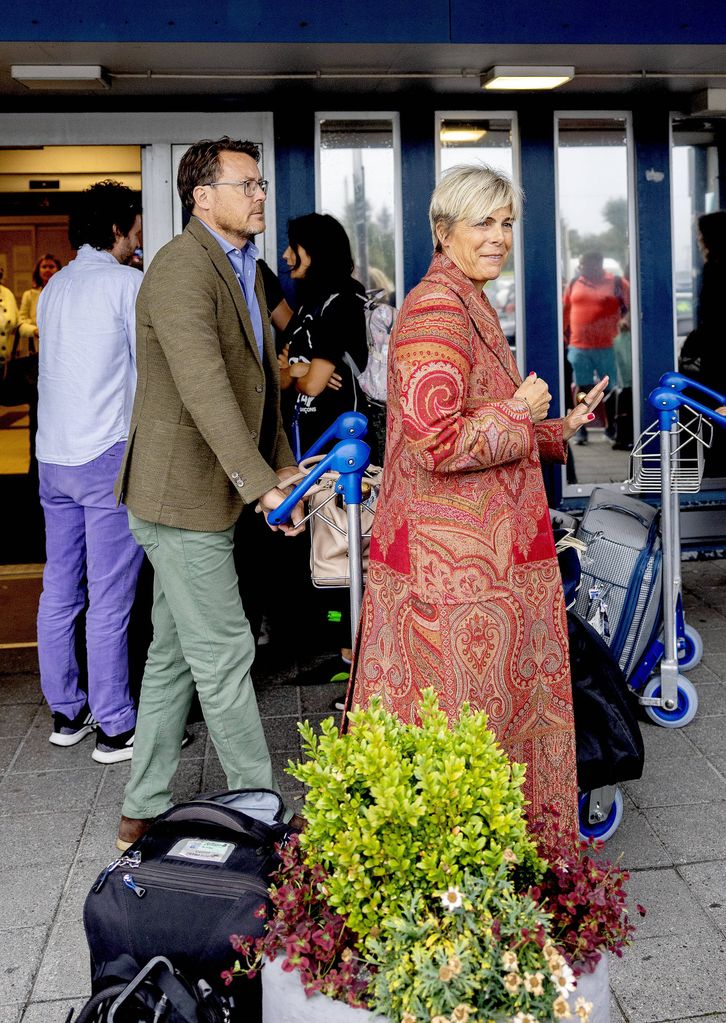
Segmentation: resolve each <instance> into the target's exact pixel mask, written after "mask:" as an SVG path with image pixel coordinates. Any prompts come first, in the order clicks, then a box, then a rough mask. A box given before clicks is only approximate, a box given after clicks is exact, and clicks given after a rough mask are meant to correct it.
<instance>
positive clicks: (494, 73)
mask: <svg viewBox="0 0 726 1023" xmlns="http://www.w3.org/2000/svg"><path fill="white" fill-rule="evenodd" d="M574 77H575V69H574V67H511V66H502V65H499V64H498V65H497V66H496V67H493V68H490V69H489V71H485V72H484V73H483V74H482V76H481V78H480V84H481V87H482V89H491V90H493V91H494V90H503V91H514V90H522V89H556V88H557V86H558V85H564V84H565V82H569V81H571V79H573V78H574Z"/></svg>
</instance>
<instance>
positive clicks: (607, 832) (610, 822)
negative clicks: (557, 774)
mask: <svg viewBox="0 0 726 1023" xmlns="http://www.w3.org/2000/svg"><path fill="white" fill-rule="evenodd" d="M589 802H590V793H589V792H583V793H582V794H581V795H580V797H579V799H578V809H579V818H580V838H582V839H583V840H584V841H587V840H588V839H589V838H597V839H599V840H600V841H601V842H607V840H608V839H609V838H612V836H613V835H614V834H615V832H616V831H617V830H618V827H619V825H620V822H621V820H622V819H623V794H622V792H621V791H620V789H616V790H615V798H614V799H613V802H612V806H611V807H610V810H609V811H608V813H607V816H606V817H605V818H604V820H601V821H598V822H597V823H596V824H591V823H590V821H589V820H588V812H587V807H588V804H589Z"/></svg>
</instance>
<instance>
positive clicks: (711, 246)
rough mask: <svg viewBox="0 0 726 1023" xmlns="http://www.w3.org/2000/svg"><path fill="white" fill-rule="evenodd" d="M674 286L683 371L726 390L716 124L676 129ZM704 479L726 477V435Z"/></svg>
mask: <svg viewBox="0 0 726 1023" xmlns="http://www.w3.org/2000/svg"><path fill="white" fill-rule="evenodd" d="M672 172H673V173H672V199H673V277H674V280H673V284H674V288H673V291H674V298H675V322H676V354H677V357H678V369H679V370H680V371H681V372H682V373H685V374H686V376H688V377H691V378H693V379H694V380H697V381H699V382H700V383H702V384H705V385H706V386H710V387H714V388H715V389H716V390H717V391H723V390H724V388H726V358H725V357H724V345H723V292H724V286H726V212H724V211H720V210H719V209H718V205H719V202H718V199H719V181H718V149H717V145H716V139H715V137H714V134H713V130H712V127H711V125H710V124H704V123H703V122H698V121H694V120H682V121H680V122H676V123H675V124H674V125H673V150H672ZM704 476H705V477H707V478H711V479H719V481H721V483H719V484H715V485H722V481H723V478H724V477H726V436H724V434H723V431H721V430H716V431H715V432H714V436H713V440H712V443H711V446H710V447H709V448H708V449H707V450H706V452H705V467H704Z"/></svg>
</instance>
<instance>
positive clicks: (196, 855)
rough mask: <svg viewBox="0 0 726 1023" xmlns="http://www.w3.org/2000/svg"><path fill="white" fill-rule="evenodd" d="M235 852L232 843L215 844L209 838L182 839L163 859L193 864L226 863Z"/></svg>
mask: <svg viewBox="0 0 726 1023" xmlns="http://www.w3.org/2000/svg"><path fill="white" fill-rule="evenodd" d="M234 850H235V844H234V842H216V841H214V840H213V839H209V838H182V839H180V840H179V841H178V842H176V843H175V844H174V845H173V846H172V847H171V849H170V850H169V852H168V853H167V854H166V856H165V859H168V858H169V857H173V858H174V859H178V860H190V861H193V862H195V863H226V862H227V860H228V859H229V858H230V856H231V855H232V853H233V852H234Z"/></svg>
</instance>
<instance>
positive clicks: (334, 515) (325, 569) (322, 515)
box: [285, 455, 383, 589]
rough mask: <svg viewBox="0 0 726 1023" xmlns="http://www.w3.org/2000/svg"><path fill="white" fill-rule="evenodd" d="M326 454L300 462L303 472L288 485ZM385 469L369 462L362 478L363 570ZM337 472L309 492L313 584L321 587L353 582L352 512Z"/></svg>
mask: <svg viewBox="0 0 726 1023" xmlns="http://www.w3.org/2000/svg"><path fill="white" fill-rule="evenodd" d="M322 458H323V456H322V455H316V456H315V457H314V458H308V459H306V460H305V461H304V462H301V463H300V473H299V475H297V476H294V477H293V478H292V479H290V480H285V487H288V486H290V485H291V484H293V485H294V484H296V483H299V482H300V480H302V479H304V478H305V476H307V475H308V473H309V472H310V471H311V470H312V469H313V468H314V467H315V465H316V464H317V463H318V462H319V461H321V459H322ZM382 473H383V470H382V469H381V468H380V467H379V466H377V465H369V466H368V468H367V469H366V471H365V473H364V475H363V480H362V485H363V486H362V490H363V494H362V503H361V516H360V517H361V538H362V543H361V546H362V552H363V574H364V575H365V572H366V570H367V568H368V550H369V547H370V542H371V540H370V537H371V526H372V525H373V516H374V514H375V510H376V502H377V501H378V492H379V490H380V486H381V475H382ZM337 482H338V473H337V472H326V473H323V475H322V476H321V477H320V479H319V480H318V482H317V483H316V484H315V485H314V486H313V487H311V488H310V490H309V491H308V492H307V494H306V495H305V501H306V502H307V512H306V518H305V521H308V520H309V522H310V574H311V577H312V581H313V586H317V587H318V588H320V589H326V588H328V587H341V588H342V587H346V586H350V569H349V567H348V516H347V512H346V509H345V504H344V502H343V496H342V494H337V493H336V492H335V484H336V483H337Z"/></svg>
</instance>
